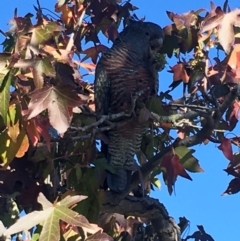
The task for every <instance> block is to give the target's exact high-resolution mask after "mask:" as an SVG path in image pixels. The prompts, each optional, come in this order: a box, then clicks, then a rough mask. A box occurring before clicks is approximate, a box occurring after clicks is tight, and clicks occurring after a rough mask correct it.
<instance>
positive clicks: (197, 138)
mask: <svg viewBox="0 0 240 241" xmlns="http://www.w3.org/2000/svg"><path fill="white" fill-rule="evenodd" d="M239 93H240V84H237V85H236V87H235V88H234V89H233V90H232V91H231V92H230V93H229V94H228V95H227V96H226V98H225V100H224V102H223V103H222V104H221V105H219V107H218V108H217V109H216V110H215V111H214V112H213V115H212V116H211V115H207V116H205V118H206V123H205V125H204V126H203V128H202V129H201V130H200V131H199V132H198V133H197V134H196V135H193V136H188V137H186V138H184V139H182V140H176V142H175V143H174V144H173V145H170V146H167V147H165V148H164V149H163V150H162V151H161V152H159V153H158V154H156V155H155V156H154V157H152V158H151V159H150V160H149V161H148V162H147V163H145V164H144V165H143V166H142V167H141V168H140V170H139V171H136V172H135V173H134V174H133V176H132V184H131V190H132V189H133V188H134V187H136V186H137V185H138V184H139V183H140V180H142V179H145V178H146V177H147V176H148V175H149V173H150V172H151V171H152V170H153V169H154V168H155V167H156V166H158V165H159V163H160V160H161V158H162V157H163V156H164V155H165V154H166V153H168V152H169V151H171V149H172V147H177V146H187V147H191V146H195V145H197V144H200V143H202V142H203V141H204V140H206V139H208V138H209V136H210V135H211V134H212V131H213V130H214V129H215V128H216V126H217V125H218V123H219V121H220V119H221V117H222V115H223V114H224V112H225V111H226V110H227V109H228V107H229V106H230V105H231V103H232V102H233V101H234V100H235V98H236V97H237V96H239ZM139 173H141V177H140V176H139Z"/></svg>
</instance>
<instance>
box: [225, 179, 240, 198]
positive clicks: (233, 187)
mask: <svg viewBox="0 0 240 241" xmlns="http://www.w3.org/2000/svg"><path fill="white" fill-rule="evenodd" d="M239 191H240V178H234V179H232V180H231V181H230V182H229V184H228V187H227V189H226V191H225V192H224V193H223V194H222V195H231V194H236V193H238V192H239Z"/></svg>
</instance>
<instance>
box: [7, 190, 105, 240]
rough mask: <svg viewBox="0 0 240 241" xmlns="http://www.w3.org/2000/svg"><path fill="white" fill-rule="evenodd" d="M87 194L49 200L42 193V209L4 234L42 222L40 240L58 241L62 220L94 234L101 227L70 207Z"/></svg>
mask: <svg viewBox="0 0 240 241" xmlns="http://www.w3.org/2000/svg"><path fill="white" fill-rule="evenodd" d="M85 198H86V197H85V196H79V195H76V196H66V197H65V198H64V199H63V200H62V201H61V202H56V201H55V202H54V203H53V204H52V203H51V202H49V201H48V200H47V199H46V198H45V196H44V195H43V194H42V193H40V194H39V196H38V202H39V203H40V204H42V207H43V210H42V211H34V212H32V213H29V214H27V215H25V216H23V217H21V218H20V219H19V220H18V221H17V222H16V223H15V224H13V225H12V226H10V227H9V228H8V229H7V230H5V231H4V235H5V236H8V235H12V234H15V233H18V232H21V231H25V230H29V229H31V228H32V227H34V226H36V225H38V224H41V225H42V226H43V228H42V232H41V234H40V237H39V241H43V240H44V241H45V240H49V241H50V240H51V241H58V240H59V238H60V226H59V221H60V220H62V221H64V222H66V223H68V224H70V225H73V226H77V227H82V228H83V229H84V230H85V231H86V232H88V233H90V234H94V233H96V232H98V231H100V232H101V228H99V227H98V226H97V225H94V224H90V223H89V222H88V220H87V219H86V218H85V217H84V216H82V215H80V214H78V213H77V212H75V211H73V210H71V209H69V208H68V206H72V205H74V204H76V203H78V202H79V201H81V200H83V199H85Z"/></svg>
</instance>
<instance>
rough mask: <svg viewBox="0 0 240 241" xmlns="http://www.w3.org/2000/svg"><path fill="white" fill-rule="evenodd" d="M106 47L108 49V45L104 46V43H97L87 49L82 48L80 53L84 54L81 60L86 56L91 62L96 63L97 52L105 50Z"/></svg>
mask: <svg viewBox="0 0 240 241" xmlns="http://www.w3.org/2000/svg"><path fill="white" fill-rule="evenodd" d="M107 49H108V47H106V46H105V45H102V44H99V45H97V46H96V47H91V48H88V49H86V50H84V51H83V52H82V54H85V56H84V57H83V59H82V62H84V61H85V60H87V59H88V58H91V59H92V62H93V63H94V64H96V63H97V57H98V54H99V53H101V52H104V51H106V50H107Z"/></svg>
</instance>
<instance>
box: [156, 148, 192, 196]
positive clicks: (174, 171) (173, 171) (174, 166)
mask: <svg viewBox="0 0 240 241" xmlns="http://www.w3.org/2000/svg"><path fill="white" fill-rule="evenodd" d="M160 168H161V169H162V170H163V178H164V181H165V183H166V184H167V186H168V192H169V194H170V195H171V194H172V191H173V186H174V184H175V181H176V180H177V176H178V175H179V176H182V177H184V178H186V179H189V180H192V178H191V177H190V176H189V175H188V173H187V172H186V170H185V169H184V167H183V165H182V164H181V163H180V158H179V156H178V155H177V154H173V153H172V152H169V153H167V154H166V155H165V156H164V157H163V159H162V161H161V164H160Z"/></svg>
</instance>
